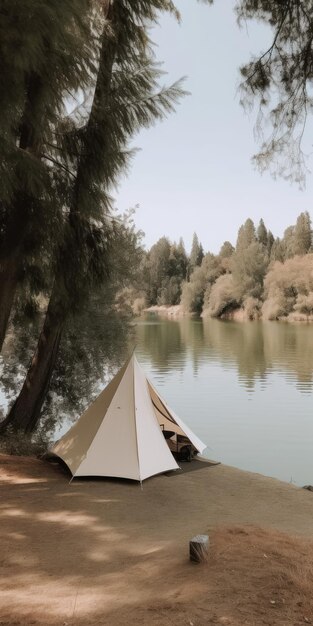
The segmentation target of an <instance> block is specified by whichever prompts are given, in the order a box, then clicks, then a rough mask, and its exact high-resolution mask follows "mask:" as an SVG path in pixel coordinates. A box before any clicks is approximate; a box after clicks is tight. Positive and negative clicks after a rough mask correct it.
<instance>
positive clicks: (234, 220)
mask: <svg viewBox="0 0 313 626" xmlns="http://www.w3.org/2000/svg"><path fill="white" fill-rule="evenodd" d="M233 5H234V2H233V0H216V4H215V5H214V6H213V7H209V6H206V5H203V4H201V3H200V4H198V3H197V2H196V0H178V1H177V6H178V8H179V10H180V11H181V16H182V23H181V24H180V25H178V24H177V23H176V22H175V20H174V19H173V18H170V17H168V16H167V17H163V18H162V20H161V22H160V27H159V28H157V29H156V30H155V31H153V33H152V39H153V40H154V41H155V42H156V43H157V44H158V49H157V57H158V59H160V60H162V61H164V69H165V70H167V72H168V77H167V78H166V79H165V80H169V81H174V80H176V79H177V78H180V77H181V76H184V75H185V76H187V80H186V88H187V90H188V91H190V92H191V95H190V96H188V97H186V98H185V99H184V100H183V101H182V103H181V104H180V105H179V106H178V108H177V112H176V113H175V114H173V115H171V116H170V117H169V118H168V119H167V120H166V121H164V122H163V123H161V124H157V125H156V126H155V127H153V128H151V129H149V130H147V131H143V132H142V133H140V135H139V136H138V137H136V140H135V142H134V145H136V146H137V147H139V148H140V149H141V151H140V152H139V153H138V154H137V155H136V157H135V159H134V162H133V166H132V168H131V171H130V173H129V176H128V178H127V179H123V180H122V181H121V183H120V187H119V190H118V193H117V194H116V200H117V204H118V208H119V209H120V210H122V211H124V210H126V209H127V208H129V207H131V206H135V205H136V204H139V208H138V209H137V212H136V218H135V220H136V224H137V226H138V227H139V228H141V229H142V230H143V231H144V232H145V243H146V246H147V247H150V246H151V245H152V244H153V243H154V242H155V241H157V239H159V237H161V236H162V235H167V236H168V237H169V238H170V239H171V240H176V241H177V240H178V239H179V237H180V236H182V237H183V239H184V241H185V244H186V247H187V249H189V248H190V244H191V239H192V235H193V232H194V231H196V232H197V234H198V236H199V238H200V240H201V241H202V244H203V246H204V249H205V250H206V251H207V250H210V251H212V252H217V251H218V250H219V248H220V246H221V244H222V243H223V241H224V240H225V239H229V240H230V241H231V242H232V243H234V242H235V240H236V235H237V231H238V228H239V226H240V225H241V224H242V223H243V222H244V221H245V220H246V219H247V217H251V218H252V219H253V220H254V221H255V222H256V223H257V222H258V221H259V219H260V218H261V217H263V219H264V221H265V223H266V225H267V226H268V228H270V229H271V230H272V231H273V233H274V235H279V236H280V235H281V234H282V233H283V231H284V229H285V228H286V227H287V226H289V225H290V224H292V223H294V222H295V220H296V218H297V215H298V214H299V213H300V212H301V211H304V210H308V211H309V212H310V213H311V208H312V198H313V196H312V191H313V185H312V176H311V175H309V176H308V178H307V184H306V189H305V190H304V191H300V190H299V189H298V188H297V186H296V185H292V186H291V185H290V183H289V182H286V181H283V180H281V179H280V180H277V181H274V180H273V179H272V178H271V176H270V175H269V174H268V173H266V174H263V175H262V176H261V174H260V173H259V172H257V171H255V169H254V166H253V164H252V163H251V156H252V155H253V154H254V153H255V152H256V151H257V144H256V143H255V141H254V133H253V126H254V121H255V113H252V114H250V116H248V115H246V114H245V113H244V111H243V110H242V108H241V107H240V104H239V96H238V93H237V86H238V83H239V72H238V67H239V66H240V64H242V63H243V62H244V61H247V60H248V59H249V56H250V53H251V52H255V53H258V52H259V51H260V50H261V49H263V50H264V49H265V48H266V44H267V43H268V42H269V41H270V31H268V30H267V29H265V27H264V26H262V27H261V26H260V25H259V26H258V25H256V24H249V27H248V30H247V29H246V28H243V29H239V28H238V26H237V24H236V17H235V15H234V12H233ZM310 127H311V133H310V132H309V129H307V134H306V146H305V147H306V151H309V150H311V145H312V141H310V135H312V129H313V124H311V125H310ZM311 169H312V170H313V163H312V165H311Z"/></svg>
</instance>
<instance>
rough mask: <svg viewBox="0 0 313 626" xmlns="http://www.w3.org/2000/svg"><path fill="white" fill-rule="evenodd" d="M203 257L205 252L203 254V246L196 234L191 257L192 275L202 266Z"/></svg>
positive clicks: (193, 239)
mask: <svg viewBox="0 0 313 626" xmlns="http://www.w3.org/2000/svg"><path fill="white" fill-rule="evenodd" d="M203 257H204V252H203V248H202V244H201V243H200V242H199V239H198V235H197V234H196V233H194V234H193V238H192V246H191V252H190V257H189V266H190V273H191V272H192V271H193V270H194V269H195V267H197V266H200V265H201V263H202V259H203Z"/></svg>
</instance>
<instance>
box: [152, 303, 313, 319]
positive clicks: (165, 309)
mask: <svg viewBox="0 0 313 626" xmlns="http://www.w3.org/2000/svg"><path fill="white" fill-rule="evenodd" d="M143 312H144V313H157V314H158V315H161V316H163V317H168V318H172V319H179V318H183V317H187V318H190V317H194V316H195V315H196V314H195V313H186V311H184V310H183V308H182V306H181V305H180V304H176V305H172V306H171V305H167V304H162V305H154V306H150V307H148V308H145V309H143ZM200 317H201V318H203V319H205V318H206V317H209V316H208V315H207V314H205V313H201V315H200ZM218 319H221V320H232V321H234V322H249V321H252V320H251V316H250V315H249V314H248V313H247V311H245V310H244V309H242V308H238V309H233V310H232V311H228V312H227V313H222V315H220V317H219V318H218ZM257 319H258V320H259V321H264V320H263V318H262V315H258V317H257ZM266 321H271V320H266ZM274 321H278V322H289V323H294V322H300V323H309V322H310V323H311V322H313V315H304V314H303V313H297V312H293V313H290V314H289V315H288V316H281V317H278V318H277V319H276V320H274Z"/></svg>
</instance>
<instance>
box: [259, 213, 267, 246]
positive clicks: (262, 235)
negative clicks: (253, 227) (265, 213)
mask: <svg viewBox="0 0 313 626" xmlns="http://www.w3.org/2000/svg"><path fill="white" fill-rule="evenodd" d="M256 235H257V240H258V242H259V243H261V244H262V245H263V246H264V247H267V238H268V234H267V230H266V227H265V224H264V222H263V220H262V219H260V222H259V225H258V228H257V231H256Z"/></svg>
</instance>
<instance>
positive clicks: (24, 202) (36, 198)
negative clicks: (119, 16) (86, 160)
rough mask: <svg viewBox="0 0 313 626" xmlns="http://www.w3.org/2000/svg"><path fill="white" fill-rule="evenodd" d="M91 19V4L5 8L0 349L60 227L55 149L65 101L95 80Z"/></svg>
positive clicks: (0, 45)
mask: <svg viewBox="0 0 313 626" xmlns="http://www.w3.org/2000/svg"><path fill="white" fill-rule="evenodd" d="M90 11H91V8H90V2H89V0H64V2H59V0H51V2H49V3H48V2H46V1H44V2H40V3H38V2H36V1H35V0H25V1H23V2H22V3H17V2H12V0H3V2H2V4H1V11H0V57H1V66H0V109H1V117H0V349H1V346H2V343H3V339H4V335H5V331H6V327H7V323H8V319H9V315H10V311H11V308H12V305H13V301H14V297H15V292H16V288H17V284H18V281H19V280H20V279H21V278H22V276H23V274H25V266H26V265H27V264H28V262H29V261H30V259H31V265H33V264H34V260H35V258H36V255H37V253H38V252H39V251H42V246H43V248H44V250H45V259H46V257H47V252H48V250H49V246H50V245H51V240H52V239H55V237H56V235H57V232H58V229H57V228H56V225H57V224H58V223H60V221H62V211H61V210H60V202H59V200H58V198H57V195H58V194H57V191H58V186H59V184H60V177H61V178H62V170H60V171H58V170H55V171H54V170H53V169H52V168H51V165H52V160H53V158H52V154H51V144H53V142H54V140H55V137H54V131H55V127H56V124H57V123H58V120H59V119H60V117H62V116H63V115H64V96H65V94H68V93H74V92H75V90H77V89H78V88H79V87H81V88H84V87H86V86H87V84H89V82H90V79H91V77H92V75H93V71H94V61H95V54H96V40H95V38H94V36H93V35H92V32H91V25H92V24H91V12H90ZM55 207H59V212H58V211H55ZM49 229H50V240H49V236H48V237H47V239H46V240H45V237H46V235H47V232H48V231H49ZM52 233H53V237H52ZM42 265H45V264H44V263H42V262H41V263H38V264H37V267H36V270H37V271H36V275H37V277H38V273H39V272H40V269H39V268H40V266H42ZM29 274H31V271H30V272H29Z"/></svg>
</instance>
